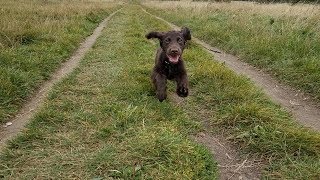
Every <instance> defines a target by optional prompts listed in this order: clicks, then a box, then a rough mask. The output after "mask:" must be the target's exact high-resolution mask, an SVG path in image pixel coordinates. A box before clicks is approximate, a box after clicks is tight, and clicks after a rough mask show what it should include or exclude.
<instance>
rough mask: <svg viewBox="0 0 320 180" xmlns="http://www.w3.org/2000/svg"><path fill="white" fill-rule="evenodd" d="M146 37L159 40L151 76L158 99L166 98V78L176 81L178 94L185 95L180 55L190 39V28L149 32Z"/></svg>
mask: <svg viewBox="0 0 320 180" xmlns="http://www.w3.org/2000/svg"><path fill="white" fill-rule="evenodd" d="M146 38H148V39H150V38H158V39H159V41H160V48H159V49H158V50H157V55H156V60H155V66H154V68H153V72H152V76H151V78H152V82H153V84H154V86H155V89H156V96H157V98H158V99H159V101H160V102H162V101H163V100H164V99H166V98H167V92H166V91H167V86H166V83H167V79H169V80H174V81H176V82H177V91H176V92H177V94H178V96H180V97H187V96H188V78H187V71H186V68H185V66H184V62H183V60H182V57H181V55H182V52H183V50H184V48H185V46H186V43H187V40H191V33H190V30H189V29H188V28H186V27H185V28H182V29H181V31H169V32H150V33H148V34H147V35H146Z"/></svg>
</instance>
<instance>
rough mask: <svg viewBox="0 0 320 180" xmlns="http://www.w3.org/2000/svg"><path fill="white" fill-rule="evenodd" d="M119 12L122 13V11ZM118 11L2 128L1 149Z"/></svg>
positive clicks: (74, 66)
mask: <svg viewBox="0 0 320 180" xmlns="http://www.w3.org/2000/svg"><path fill="white" fill-rule="evenodd" d="M118 11H120V9H119V10H118ZM118 11H115V12H114V13H112V14H110V15H109V16H108V17H107V18H106V19H104V20H103V21H102V22H101V23H100V24H99V26H98V27H97V28H96V29H95V30H94V32H93V33H92V35H90V36H89V37H87V38H86V40H85V41H84V42H83V43H81V45H80V47H79V48H78V49H77V51H76V52H75V53H74V54H73V55H72V56H71V57H70V59H69V60H68V61H66V62H65V63H63V64H62V65H61V67H60V68H59V69H58V70H57V71H56V72H55V73H54V74H53V75H52V76H51V79H50V80H49V81H46V82H45V83H44V84H43V85H42V86H41V88H40V89H39V90H38V91H37V92H35V93H34V96H32V97H31V98H29V100H27V102H26V103H25V104H24V105H23V107H22V108H21V110H20V111H19V112H18V114H17V115H16V116H15V117H14V118H13V119H11V120H10V122H12V125H10V126H7V127H3V126H1V127H0V138H1V139H0V149H1V148H3V146H4V145H5V142H6V141H8V140H10V139H12V138H13V137H14V136H16V135H17V134H18V133H19V132H20V131H22V130H23V129H24V126H25V125H26V124H27V123H28V121H29V120H30V119H31V118H32V116H33V115H34V114H35V113H36V112H37V110H38V109H39V107H41V106H42V105H43V103H44V101H45V99H46V97H47V96H48V93H49V92H50V90H51V89H52V87H53V85H54V84H56V83H57V82H59V81H60V80H62V79H63V78H64V77H66V76H67V75H68V74H70V73H71V72H72V71H73V70H74V69H75V68H76V67H77V66H78V65H79V62H80V60H81V59H82V58H83V57H84V55H85V54H86V53H87V51H88V50H89V49H90V48H91V47H92V46H93V44H94V43H95V42H96V40H97V38H98V37H99V36H100V34H101V32H102V30H103V28H104V27H105V26H106V25H107V22H108V21H109V19H110V18H111V17H112V16H113V15H114V14H116V13H117V12H118Z"/></svg>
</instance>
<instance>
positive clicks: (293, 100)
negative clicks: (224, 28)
mask: <svg viewBox="0 0 320 180" xmlns="http://www.w3.org/2000/svg"><path fill="white" fill-rule="evenodd" d="M143 11H145V12H146V13H147V14H150V13H149V12H147V11H146V10H145V9H143ZM150 15H151V16H154V17H155V18H157V19H159V20H161V21H163V22H165V23H167V24H168V25H170V26H171V27H172V28H174V29H179V30H180V28H179V27H178V26H176V25H174V24H172V23H170V22H168V21H166V20H164V19H162V18H160V17H157V16H155V15H153V14H150ZM192 39H193V41H194V42H196V43H198V44H200V45H201V46H203V47H204V48H205V49H206V50H207V51H208V52H209V53H211V54H213V55H214V57H215V58H214V59H215V60H216V61H219V62H221V63H224V64H225V65H226V66H227V67H229V68H230V69H232V70H233V71H234V72H236V73H237V74H241V75H245V76H247V77H248V78H250V79H251V80H252V81H253V82H254V83H255V84H256V85H257V86H259V87H260V88H261V89H262V90H263V91H264V92H265V93H266V94H267V95H268V96H269V97H270V98H271V99H272V100H273V101H274V102H275V103H278V104H279V105H281V106H282V107H283V108H285V109H286V110H287V111H289V112H291V113H292V115H293V116H294V119H295V120H296V121H298V122H299V123H301V124H302V125H304V126H306V127H309V128H312V129H314V130H316V131H320V104H318V103H316V102H313V101H312V100H310V99H311V98H310V97H308V96H307V95H304V94H303V93H300V92H299V91H297V90H294V89H292V88H290V87H288V86H285V85H283V84H281V83H279V82H278V81H277V80H275V79H274V78H272V77H271V76H270V75H268V74H266V73H264V72H262V71H260V70H258V69H256V68H254V67H252V66H250V65H248V64H247V63H245V62H242V61H240V60H239V58H237V57H236V56H234V55H231V54H228V53H225V52H223V51H222V50H220V49H218V48H216V47H212V46H210V45H209V44H207V43H205V42H203V41H201V40H199V39H197V38H195V37H192Z"/></svg>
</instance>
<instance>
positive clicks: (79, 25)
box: [0, 0, 116, 122]
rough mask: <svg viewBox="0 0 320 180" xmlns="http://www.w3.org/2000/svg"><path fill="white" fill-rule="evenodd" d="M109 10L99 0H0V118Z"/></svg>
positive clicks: (109, 5) (110, 6)
mask: <svg viewBox="0 0 320 180" xmlns="http://www.w3.org/2000/svg"><path fill="white" fill-rule="evenodd" d="M115 9H116V4H115V3H110V2H99V1H68V0H50V1H46V0H26V1H23V0H17V1H6V0H0V17H1V20H0V122H3V121H5V120H6V119H8V118H9V117H10V116H11V115H13V114H14V113H15V112H16V111H17V110H18V108H19V106H20V105H21V103H22V102H23V101H24V100H25V99H26V98H27V97H28V96H29V95H30V94H31V93H32V92H33V91H34V90H35V89H36V88H37V87H38V86H39V85H40V84H41V82H43V81H44V80H45V79H48V78H49V77H50V74H51V73H52V72H53V70H54V69H56V68H57V67H58V66H59V65H60V64H61V62H63V61H65V60H66V59H67V57H69V56H70V55H71V53H72V52H73V51H74V50H75V49H76V48H77V46H78V44H79V42H81V41H82V40H83V39H84V38H85V37H86V36H87V35H89V34H90V33H91V32H92V30H93V29H94V28H95V27H96V26H97V24H98V23H99V22H100V21H101V20H102V19H103V18H105V17H106V16H107V15H108V14H109V13H110V12H112V11H113V10H115Z"/></svg>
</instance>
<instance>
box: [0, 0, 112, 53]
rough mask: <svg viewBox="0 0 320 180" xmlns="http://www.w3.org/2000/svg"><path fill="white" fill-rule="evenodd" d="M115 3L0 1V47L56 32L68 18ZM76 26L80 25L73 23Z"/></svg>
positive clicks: (90, 13) (15, 44) (67, 21)
mask: <svg viewBox="0 0 320 180" xmlns="http://www.w3.org/2000/svg"><path fill="white" fill-rule="evenodd" d="M114 5H115V4H112V5H111V4H110V3H106V2H101V1H83V2H81V3H79V1H6V0H0V7H1V8H0V17H1V21H0V48H5V47H8V46H9V47H15V46H18V45H21V44H26V43H30V42H27V41H35V40H36V38H41V36H45V35H47V34H51V35H52V36H55V35H58V34H57V30H59V29H62V28H67V27H68V26H69V24H68V23H71V22H70V21H71V19H73V18H80V17H81V16H84V15H87V18H96V19H91V20H93V21H96V20H98V18H97V17H95V16H96V14H99V13H102V12H103V11H104V9H107V8H110V6H114ZM74 25H80V24H74Z"/></svg>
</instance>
